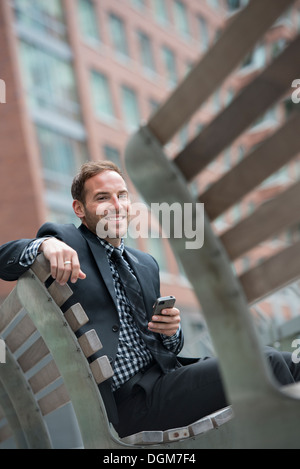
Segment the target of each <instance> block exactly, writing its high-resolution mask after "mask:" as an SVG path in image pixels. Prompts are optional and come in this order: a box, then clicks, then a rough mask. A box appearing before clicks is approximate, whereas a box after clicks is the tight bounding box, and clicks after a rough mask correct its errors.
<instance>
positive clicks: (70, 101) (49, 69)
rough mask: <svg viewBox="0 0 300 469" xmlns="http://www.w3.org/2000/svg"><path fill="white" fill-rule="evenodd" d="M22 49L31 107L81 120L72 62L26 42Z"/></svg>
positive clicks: (21, 45)
mask: <svg viewBox="0 0 300 469" xmlns="http://www.w3.org/2000/svg"><path fill="white" fill-rule="evenodd" d="M19 50H20V55H21V63H22V70H23V72H24V82H25V87H26V91H27V93H28V99H29V102H30V104H31V105H32V106H33V107H37V108H46V109H48V110H51V111H55V112H58V113H60V114H62V115H64V116H66V117H70V118H72V119H76V120H79V119H80V108H79V103H78V97H77V90H76V83H75V76H74V71H73V67H72V65H71V63H69V62H67V61H65V60H62V59H60V58H58V57H56V56H54V55H52V54H49V53H46V52H44V51H43V50H41V49H38V48H37V47H35V46H32V45H30V44H27V43H25V42H21V43H20V49H19Z"/></svg>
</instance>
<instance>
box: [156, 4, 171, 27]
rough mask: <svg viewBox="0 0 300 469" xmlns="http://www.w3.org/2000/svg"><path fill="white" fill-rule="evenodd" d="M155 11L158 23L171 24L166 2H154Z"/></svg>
mask: <svg viewBox="0 0 300 469" xmlns="http://www.w3.org/2000/svg"><path fill="white" fill-rule="evenodd" d="M153 9H154V15H155V18H156V20H157V22H158V23H161V24H167V23H169V14H168V8H167V4H166V1H165V0H153Z"/></svg>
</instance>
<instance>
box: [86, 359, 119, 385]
mask: <svg viewBox="0 0 300 469" xmlns="http://www.w3.org/2000/svg"><path fill="white" fill-rule="evenodd" d="M90 368H91V371H92V373H93V376H94V378H95V381H96V383H97V384H100V383H103V381H106V380H107V379H109V378H111V377H112V376H113V374H114V372H113V369H112V367H111V364H110V363H109V360H108V358H107V356H106V355H103V356H102V357H99V358H97V359H96V360H94V361H93V362H92V363H91V364H90Z"/></svg>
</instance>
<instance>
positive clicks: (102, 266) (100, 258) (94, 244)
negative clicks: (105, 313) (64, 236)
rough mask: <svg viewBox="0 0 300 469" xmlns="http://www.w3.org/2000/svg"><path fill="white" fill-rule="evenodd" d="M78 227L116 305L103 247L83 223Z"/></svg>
mask: <svg viewBox="0 0 300 469" xmlns="http://www.w3.org/2000/svg"><path fill="white" fill-rule="evenodd" d="M78 229H79V231H80V232H81V234H82V235H83V236H84V238H85V239H86V241H87V243H88V245H89V247H90V250H91V252H92V254H93V257H94V259H95V262H96V264H97V267H98V269H99V271H100V274H101V275H102V278H103V281H104V283H105V285H106V287H107V289H108V291H109V293H110V295H111V297H112V299H113V301H114V303H115V305H116V307H117V298H116V292H115V288H114V282H113V278H112V274H111V270H110V266H109V263H108V259H107V255H106V252H105V249H103V247H102V246H101V244H100V242H99V240H98V239H97V236H96V235H94V234H93V233H92V232H91V231H90V230H88V229H87V228H86V227H85V226H84V225H81V226H80V227H79V228H78Z"/></svg>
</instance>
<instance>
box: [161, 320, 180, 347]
mask: <svg viewBox="0 0 300 469" xmlns="http://www.w3.org/2000/svg"><path fill="white" fill-rule="evenodd" d="M181 334H182V330H181V324H179V327H178V329H177V331H176V332H175V334H173V335H171V336H167V335H165V334H161V338H162V342H163V344H164V346H165V347H166V348H167V349H168V350H171V351H174V350H177V347H178V346H179V344H180V340H181Z"/></svg>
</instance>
